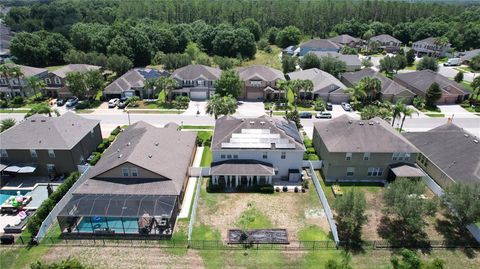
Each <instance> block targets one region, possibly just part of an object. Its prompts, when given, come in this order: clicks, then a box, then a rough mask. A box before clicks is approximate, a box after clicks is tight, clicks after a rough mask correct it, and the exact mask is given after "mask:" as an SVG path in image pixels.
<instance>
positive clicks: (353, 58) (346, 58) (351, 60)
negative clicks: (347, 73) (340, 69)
mask: <svg viewBox="0 0 480 269" xmlns="http://www.w3.org/2000/svg"><path fill="white" fill-rule="evenodd" d="M309 53H313V54H315V55H316V56H317V57H328V56H330V57H335V58H337V59H339V60H340V61H343V62H345V64H346V65H347V66H361V65H362V62H361V61H360V59H359V58H358V56H357V55H346V54H341V53H338V52H333V51H310V52H309Z"/></svg>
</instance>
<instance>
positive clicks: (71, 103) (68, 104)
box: [65, 96, 78, 107]
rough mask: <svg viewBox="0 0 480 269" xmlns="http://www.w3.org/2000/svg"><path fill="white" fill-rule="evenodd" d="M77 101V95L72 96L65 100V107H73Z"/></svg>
mask: <svg viewBox="0 0 480 269" xmlns="http://www.w3.org/2000/svg"><path fill="white" fill-rule="evenodd" d="M77 103H78V98H77V97H75V96H74V97H72V98H69V99H68V100H67V102H66V103H65V106H66V107H74V106H75V105H76V104H77Z"/></svg>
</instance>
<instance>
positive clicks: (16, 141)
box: [0, 112, 102, 177]
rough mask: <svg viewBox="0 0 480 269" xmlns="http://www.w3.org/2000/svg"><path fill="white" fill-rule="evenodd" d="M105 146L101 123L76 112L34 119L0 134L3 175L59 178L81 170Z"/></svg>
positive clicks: (36, 116) (37, 116)
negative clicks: (90, 157) (93, 154)
mask: <svg viewBox="0 0 480 269" xmlns="http://www.w3.org/2000/svg"><path fill="white" fill-rule="evenodd" d="M101 142H102V133H101V130H100V121H97V120H90V119H86V118H83V117H81V116H78V115H76V114H74V113H72V112H68V113H65V114H63V115H62V116H60V117H46V116H41V115H34V116H31V117H29V118H27V119H25V120H23V121H22V122H20V123H19V124H17V125H15V126H13V127H11V128H9V129H8V130H6V131H4V132H2V133H1V134H0V151H1V163H2V164H3V171H2V173H4V174H7V175H14V176H16V177H20V176H22V175H31V176H55V175H61V174H64V173H71V172H74V171H77V170H78V167H77V166H78V165H83V164H85V161H86V159H87V158H88V157H89V156H90V154H91V153H92V152H93V151H94V150H95V149H96V148H97V146H98V145H99V144H100V143H101Z"/></svg>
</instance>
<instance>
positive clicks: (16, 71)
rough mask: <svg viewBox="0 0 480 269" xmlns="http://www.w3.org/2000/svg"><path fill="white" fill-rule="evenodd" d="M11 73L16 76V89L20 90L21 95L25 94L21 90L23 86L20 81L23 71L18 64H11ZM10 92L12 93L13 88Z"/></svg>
mask: <svg viewBox="0 0 480 269" xmlns="http://www.w3.org/2000/svg"><path fill="white" fill-rule="evenodd" d="M10 70H11V72H12V73H11V74H12V76H14V77H15V78H17V81H18V89H19V91H20V94H21V95H22V96H25V93H24V92H23V87H22V82H21V81H20V77H23V72H22V69H21V68H20V67H19V66H13V67H12V68H11V69H10ZM12 94H13V89H12Z"/></svg>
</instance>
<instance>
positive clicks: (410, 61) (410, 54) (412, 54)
mask: <svg viewBox="0 0 480 269" xmlns="http://www.w3.org/2000/svg"><path fill="white" fill-rule="evenodd" d="M405 57H406V58H407V66H412V65H413V63H415V51H414V50H413V49H410V50H408V51H407V53H406V54H405Z"/></svg>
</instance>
